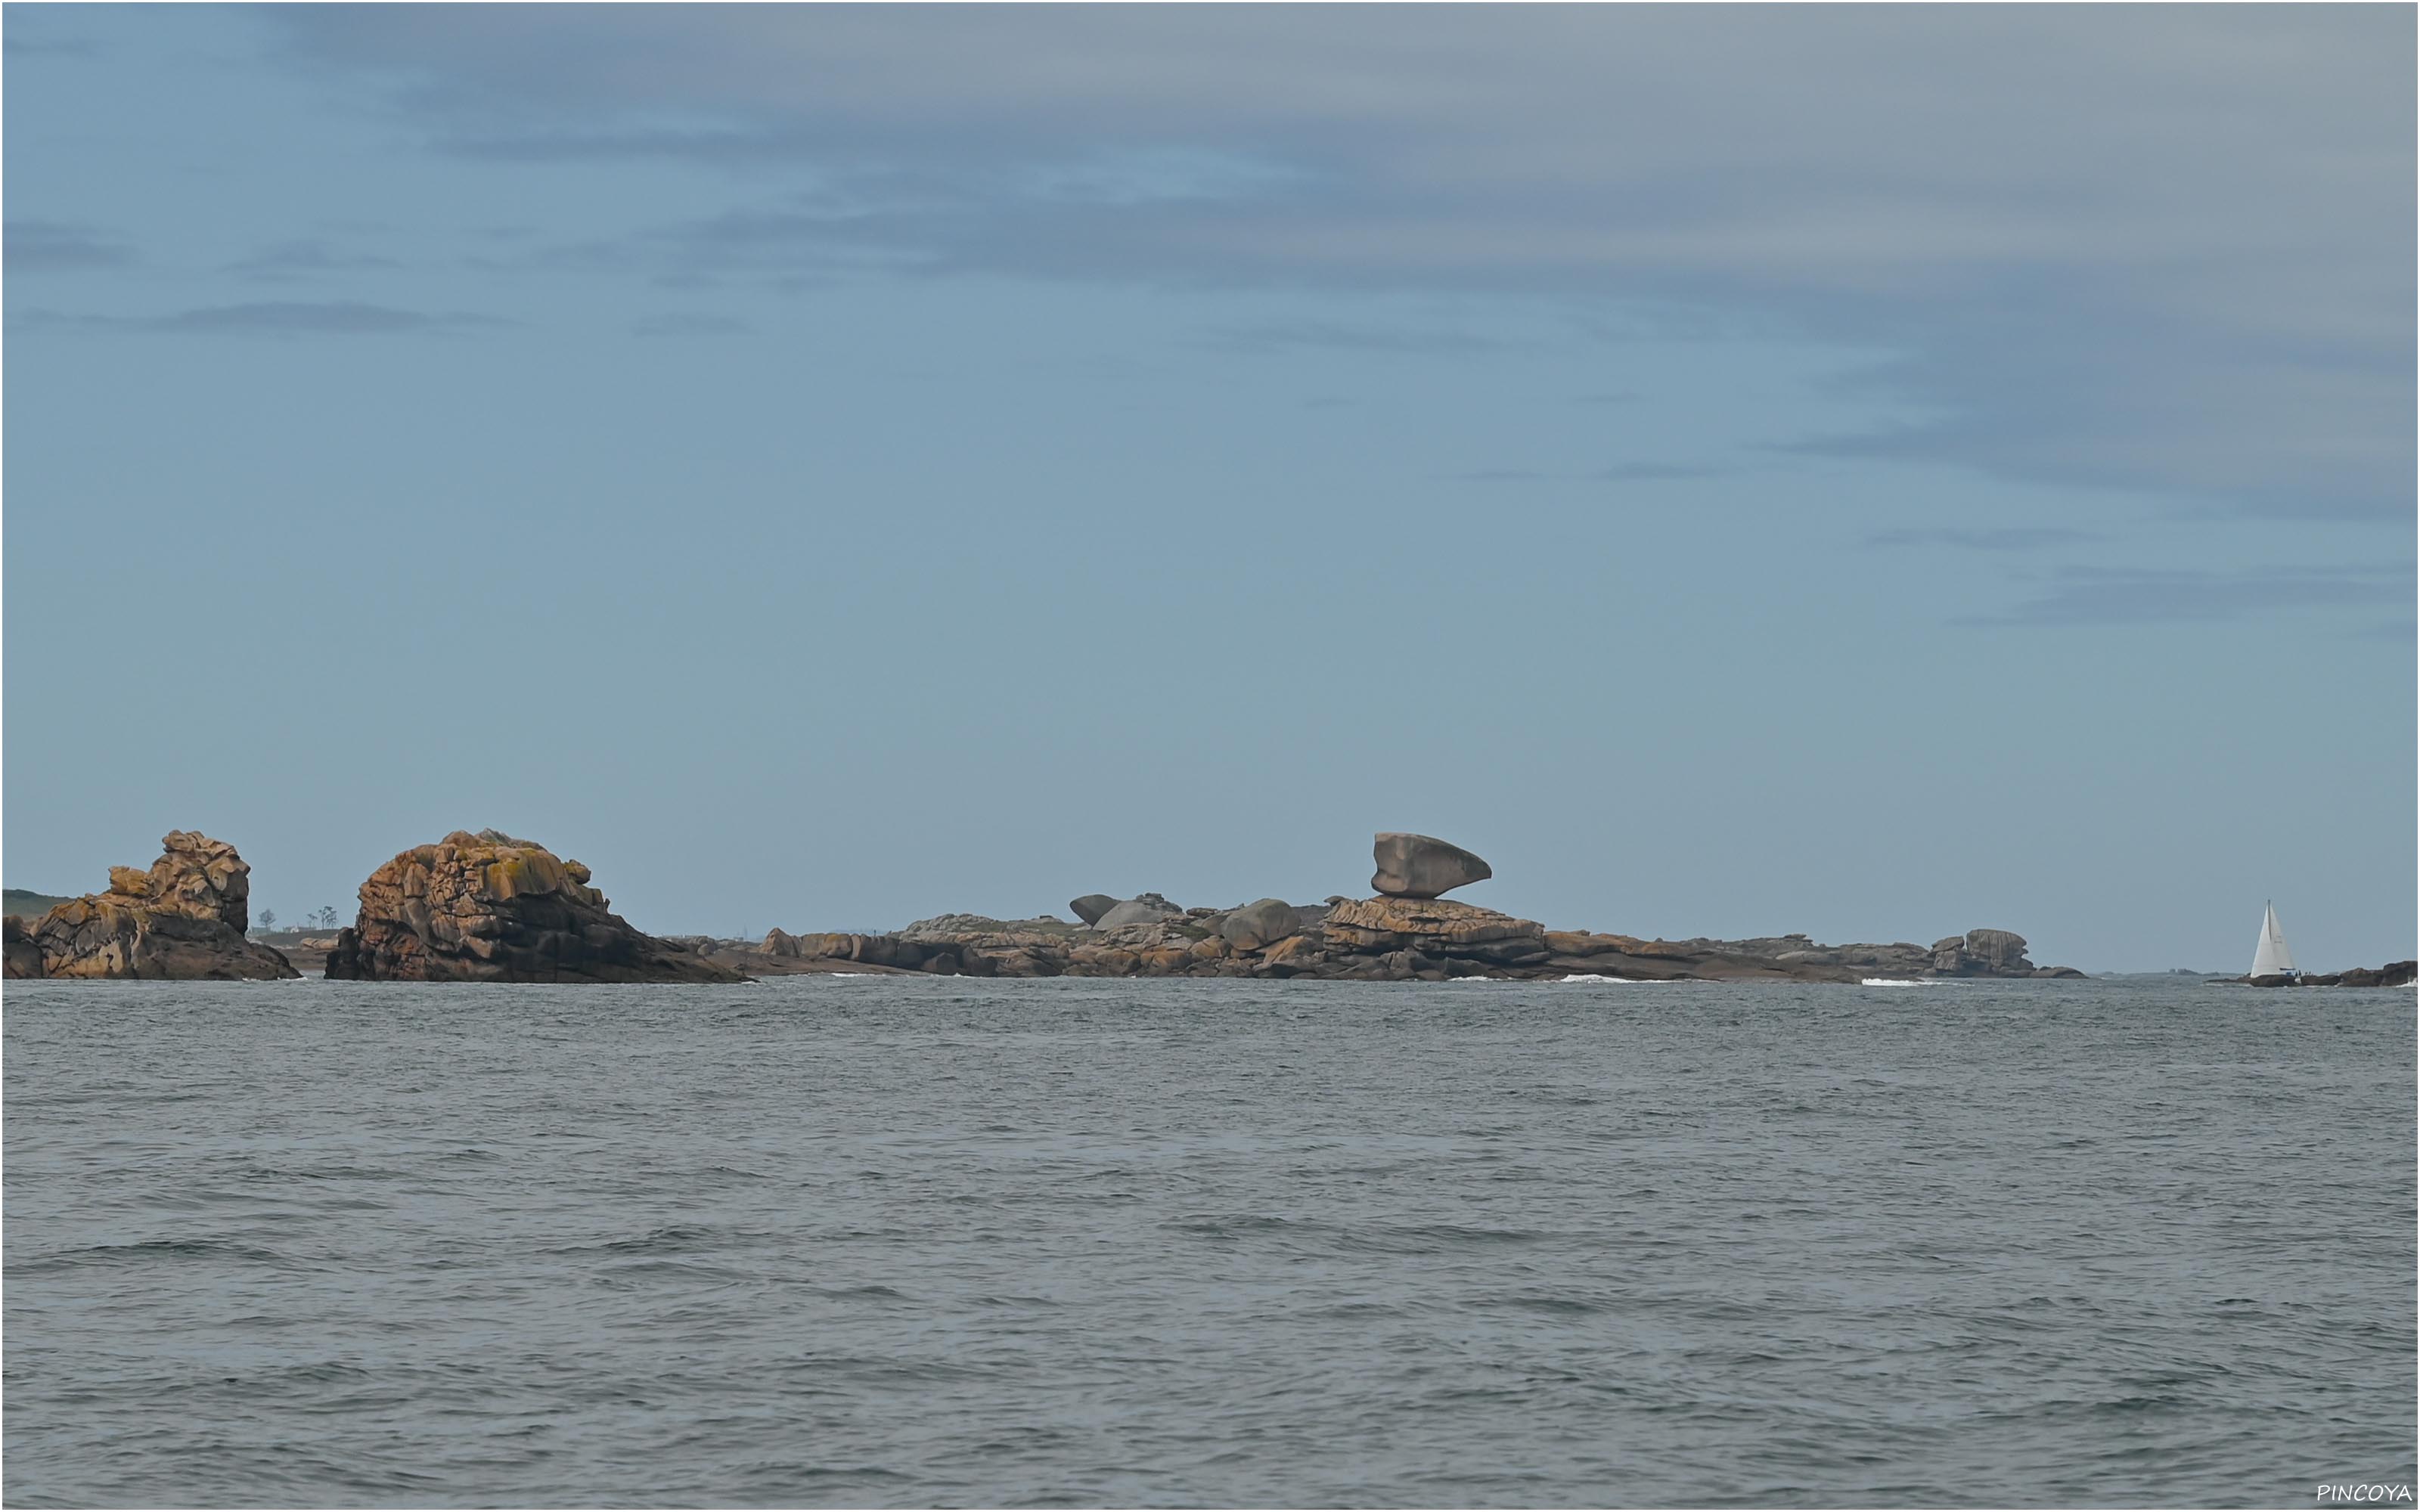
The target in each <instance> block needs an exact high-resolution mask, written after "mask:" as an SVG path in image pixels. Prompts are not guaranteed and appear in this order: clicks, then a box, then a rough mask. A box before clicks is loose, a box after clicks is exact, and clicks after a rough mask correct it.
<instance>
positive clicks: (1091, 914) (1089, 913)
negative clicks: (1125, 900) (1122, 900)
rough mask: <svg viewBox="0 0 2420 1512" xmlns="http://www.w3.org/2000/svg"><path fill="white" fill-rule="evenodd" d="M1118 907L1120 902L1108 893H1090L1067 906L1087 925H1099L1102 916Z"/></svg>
mask: <svg viewBox="0 0 2420 1512" xmlns="http://www.w3.org/2000/svg"><path fill="white" fill-rule="evenodd" d="M1117 905H1118V900H1116V899H1115V898H1112V897H1110V896H1109V894H1108V893H1106V892H1088V893H1086V894H1084V896H1082V897H1081V898H1078V899H1077V900H1075V901H1074V902H1073V903H1069V904H1068V905H1067V906H1068V908H1069V909H1070V910H1072V911H1073V912H1074V913H1075V915H1076V917H1077V918H1079V919H1081V920H1082V921H1084V922H1085V923H1087V924H1097V923H1099V922H1100V921H1101V916H1102V915H1103V914H1106V913H1108V912H1109V910H1110V909H1112V908H1115V907H1116V906H1117Z"/></svg>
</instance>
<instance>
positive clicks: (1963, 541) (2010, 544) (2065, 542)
mask: <svg viewBox="0 0 2420 1512" xmlns="http://www.w3.org/2000/svg"><path fill="white" fill-rule="evenodd" d="M2100 539H2102V536H2101V535H2100V533H2099V532H2094V531H2078V530H2070V529H2068V528H2066V527H2064V526H2055V525H2039V526H2035V525H2010V526H2002V527H1998V528H1988V527H1984V528H1978V527H1965V526H1954V525H1942V526H1922V527H1913V528H1909V529H1904V530H1891V531H1872V532H1868V533H1867V535H1866V536H1865V538H1864V544H1866V545H1867V546H1874V547H1899V546H1947V547H1955V548H1958V549H1960V550H1962V551H2044V550H2048V549H2050V548H2054V547H2062V546H2080V545H2082V544H2084V543H2085V542H2086V541H2097V540H2100Z"/></svg>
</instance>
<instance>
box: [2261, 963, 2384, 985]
mask: <svg viewBox="0 0 2420 1512" xmlns="http://www.w3.org/2000/svg"><path fill="white" fill-rule="evenodd" d="M2415 974H2420V962H2412V961H2390V962H2388V963H2387V964H2384V965H2382V966H2378V967H2375V968H2373V967H2370V966H2354V967H2353V968H2352V969H2350V971H2331V972H2312V971H2306V972H2304V973H2303V974H2302V975H2300V976H2297V977H2288V976H2285V975H2282V974H2280V975H2276V976H2267V977H2238V978H2237V979H2235V980H2238V981H2248V982H2250V983H2251V984H2252V985H2253V986H2255V987H2409V986H2411V985H2412V980H2413V978H2414V976H2415Z"/></svg>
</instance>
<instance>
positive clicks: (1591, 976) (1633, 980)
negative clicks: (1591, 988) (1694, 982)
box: [1557, 971, 1681, 987]
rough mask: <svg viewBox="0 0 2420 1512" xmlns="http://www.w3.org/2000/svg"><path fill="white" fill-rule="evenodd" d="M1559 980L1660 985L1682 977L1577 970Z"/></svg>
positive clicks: (1647, 985) (1645, 985) (1624, 984)
mask: <svg viewBox="0 0 2420 1512" xmlns="http://www.w3.org/2000/svg"><path fill="white" fill-rule="evenodd" d="M1557 980H1560V981H1610V982H1618V983H1620V984H1621V986H1624V987H1660V986H1664V985H1667V984H1668V983H1670V982H1675V981H1679V980H1681V979H1680V978H1678V977H1600V976H1598V975H1597V974H1596V973H1595V972H1592V971H1581V972H1575V973H1574V974H1573V975H1571V976H1568V977H1561V978H1558V979H1557Z"/></svg>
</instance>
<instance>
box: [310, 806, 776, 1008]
mask: <svg viewBox="0 0 2420 1512" xmlns="http://www.w3.org/2000/svg"><path fill="white" fill-rule="evenodd" d="M361 899H362V909H361V915H360V917H359V918H357V919H356V920H355V921H354V923H353V926H352V927H351V928H350V929H346V930H340V931H338V932H337V934H336V945H335V949H333V950H331V951H329V953H328V975H329V976H330V977H332V978H337V979H343V980H362V981H559V982H611V981H659V982H679V981H690V982H728V981H744V980H747V979H746V978H745V977H743V976H742V975H741V974H740V973H738V972H737V971H735V970H733V969H732V968H731V967H729V966H726V965H723V964H719V963H717V962H712V961H708V960H706V958H705V957H704V956H702V955H699V954H698V953H697V952H695V951H693V950H687V949H681V948H680V947H679V946H676V945H675V944H673V943H672V942H670V941H668V940H659V939H657V938H656V937H654V936H653V935H650V934H643V933H640V932H639V931H637V930H635V929H632V928H631V927H630V925H629V924H628V922H627V921H625V920H624V919H623V918H621V917H620V916H619V915H616V914H614V913H613V912H612V911H611V909H610V907H609V906H608V903H607V901H606V898H605V895H604V894H603V893H601V892H598V891H597V889H596V888H594V887H590V886H588V869H587V868H586V867H584V866H582V865H581V864H580V863H579V862H578V861H566V860H563V859H561V858H560V857H558V856H555V854H554V853H553V852H552V851H550V850H548V849H547V848H546V847H545V846H543V845H540V844H537V843H536V842H535V841H525V840H515V839H514V838H513V837H511V836H510V835H505V834H502V833H499V832H498V831H496V830H492V829H483V830H481V831H479V832H478V833H477V834H475V835H473V834H470V833H468V832H466V831H463V830H456V831H455V832H454V833H453V834H450V835H448V836H446V837H445V838H444V839H443V840H442V841H438V842H437V843H436V844H434V845H422V846H418V847H416V848H414V849H412V850H409V851H405V852H403V853H402V854H401V855H399V856H396V858H395V859H394V860H392V861H389V862H387V863H386V865H384V866H382V867H380V868H379V869H378V870H377V871H376V872H371V873H370V876H369V880H368V881H366V882H365V883H363V884H362V891H361Z"/></svg>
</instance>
